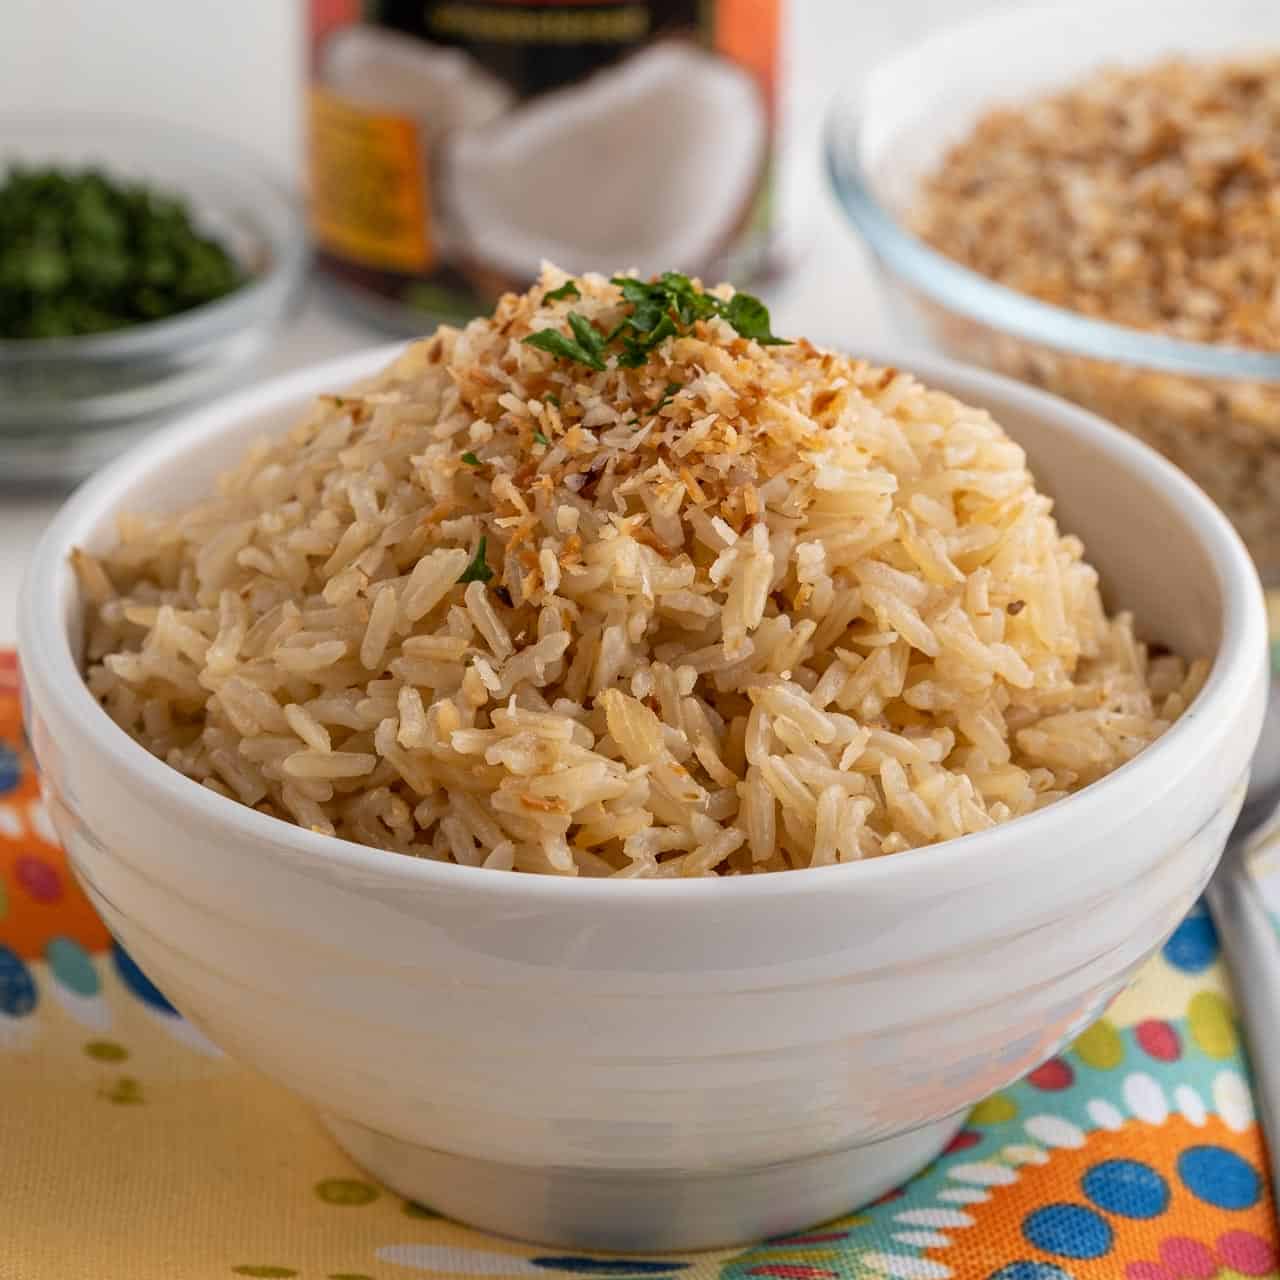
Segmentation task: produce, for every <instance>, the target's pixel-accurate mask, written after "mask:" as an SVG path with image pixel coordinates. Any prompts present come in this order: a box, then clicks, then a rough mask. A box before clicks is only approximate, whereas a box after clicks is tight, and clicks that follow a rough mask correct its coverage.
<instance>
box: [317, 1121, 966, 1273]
mask: <svg viewBox="0 0 1280 1280" xmlns="http://www.w3.org/2000/svg"><path fill="white" fill-rule="evenodd" d="M322 1119H323V1121H324V1124H325V1127H326V1128H327V1129H328V1130H329V1132H330V1133H331V1134H332V1135H333V1137H334V1138H335V1139H337V1142H338V1144H339V1146H341V1147H342V1148H343V1150H344V1151H346V1152H347V1154H348V1155H349V1156H350V1157H351V1158H352V1159H353V1160H354V1161H355V1162H356V1163H357V1164H359V1165H361V1166H363V1167H364V1168H365V1169H367V1170H368V1171H369V1172H370V1173H371V1174H373V1175H374V1176H375V1177H376V1178H378V1179H379V1180H380V1181H382V1182H384V1183H386V1185H387V1186H389V1187H391V1188H392V1189H393V1190H395V1191H397V1192H399V1193H400V1194H401V1195H403V1196H407V1197H409V1198H410V1199H411V1200H417V1201H419V1202H421V1203H422V1204H426V1205H430V1206H431V1208H433V1209H435V1210H436V1211H438V1212H439V1213H442V1214H444V1215H445V1216H446V1217H449V1218H456V1219H458V1220H459V1221H461V1222H466V1223H469V1224H470V1225H471V1226H474V1227H479V1228H481V1229H482V1230H485V1231H493V1232H496V1233H498V1234H500V1235H505V1236H514V1237H516V1238H517V1239H522V1240H533V1241H537V1242H538V1243H541V1244H553V1245H558V1246H561V1247H566V1246H567V1247H572V1248H578V1249H602V1250H615V1251H621V1252H641V1253H664V1252H673V1251H674V1252H685V1251H688V1250H692V1249H711V1248H725V1247H729V1246H732V1245H739V1244H747V1243H751V1242H753V1241H757V1240H762V1239H764V1238H766V1237H768V1236H777V1235H785V1234H787V1233H788V1232H792V1231H799V1230H801V1229H802V1228H804V1227H809V1226H812V1225H813V1224H814V1223H818V1222H826V1221H830V1220H831V1219H832V1218H837V1217H840V1216H841V1215H842V1214H845V1213H850V1212H852V1211H853V1210H854V1209H857V1208H858V1207H859V1206H861V1205H864V1204H866V1203H868V1202H869V1201H871V1200H875V1199H876V1198H877V1197H879V1196H882V1195H883V1194H884V1193H885V1192H886V1191H889V1190H891V1189H892V1188H894V1187H896V1186H898V1185H899V1184H900V1183H902V1182H904V1181H905V1180H906V1179H907V1178H908V1177H910V1175H911V1174H913V1173H915V1172H916V1171H917V1170H918V1169H920V1168H922V1167H923V1166H924V1165H926V1164H928V1163H929V1161H930V1160H932V1159H933V1158H934V1157H935V1156H936V1155H938V1153H939V1152H940V1151H941V1150H942V1149H943V1147H945V1146H946V1144H947V1143H948V1142H949V1141H950V1140H951V1139H952V1137H954V1136H955V1134H956V1132H957V1131H958V1130H959V1128H960V1125H961V1124H962V1123H963V1119H964V1117H963V1116H953V1117H950V1118H948V1119H946V1120H940V1121H937V1122H935V1123H934V1124H930V1125H926V1126H925V1127H924V1128H922V1129H916V1130H913V1131H912V1132H911V1133H905V1134H901V1135H899V1136H897V1137H893V1138H887V1139H885V1140H883V1141H881V1142H874V1143H871V1144H869V1145H867V1146H863V1147H850V1148H848V1149H846V1150H844V1151H836V1152H830V1153H827V1154H824V1155H818V1156H810V1157H807V1158H805V1159H801V1160H793V1161H788V1162H787V1163H786V1164H775V1165H768V1166H766V1167H764V1168H756V1169H737V1170H733V1171H731V1172H728V1173H712V1174H705V1173H699V1174H692V1175H689V1174H685V1175H681V1174H679V1173H676V1172H672V1173H654V1172H637V1173H628V1172H620V1171H616V1170H609V1171H601V1170H593V1169H538V1168H532V1167H528V1166H523V1165H504V1164H496V1163H493V1162H491V1161H488V1160H476V1159H472V1158H471V1157H469V1156H457V1155H450V1154H449V1153H448V1152H445V1151H436V1150H433V1149H432V1148H430V1147H420V1146H415V1145H413V1144H412V1143H408V1142H402V1141H400V1140H399V1139H397V1138H391V1137H388V1136H387V1135H386V1134H382V1133H378V1132H376V1131H374V1130H372V1129H368V1128H365V1126H363V1125H360V1124H357V1123H355V1122H354V1121H351V1120H344V1119H340V1118H338V1117H337V1116H331V1115H326V1116H323V1117H322Z"/></svg>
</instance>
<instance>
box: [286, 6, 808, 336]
mask: <svg viewBox="0 0 1280 1280" xmlns="http://www.w3.org/2000/svg"><path fill="white" fill-rule="evenodd" d="M782 4H783V0H648V2H645V3H631V2H629V0H592V2H587V0H577V2H576V3H575V2H572V0H568V2H566V0H559V2H557V0H487V2H485V3H476V2H473V0H365V3H363V4H361V3H360V2H359V0H312V8H311V87H310V102H309V125H310V132H309V147H308V164H309V172H310V206H311V226H312V234H313V236H314V238H315V240H316V244H317V248H318V250H319V254H320V262H321V264H322V266H323V267H324V268H325V269H326V270H327V271H328V272H329V273H330V274H331V275H332V276H333V277H334V278H335V279H337V280H338V281H340V282H341V283H342V284H343V285H344V286H346V287H347V288H348V290H349V291H350V293H351V296H352V297H353V298H354V299H357V300H358V301H360V302H361V303H362V309H363V310H365V311H366V312H368V313H370V314H372V316H373V317H374V318H375V319H377V320H379V321H381V322H382V323H384V324H386V325H389V326H392V327H394V328H397V329H400V330H404V331H408V332H421V331H422V330H423V329H424V328H427V327H429V326H430V325H431V324H432V323H434V322H437V321H441V320H450V321H456V320H461V319H465V318H466V317H468V316H471V315H473V314H476V313H477V312H479V311H481V310H487V309H488V308H489V307H490V306H491V304H492V302H493V299H494V298H495V297H496V296H497V294H499V293H501V292H502V291H504V290H506V289H523V288H524V287H526V286H527V285H528V283H529V282H530V281H531V280H532V279H533V277H534V276H535V275H536V274H537V272H538V267H539V263H540V261H541V260H542V259H543V258H549V259H551V260H552V261H554V262H556V263H557V264H558V265H560V266H562V267H565V268H566V269H568V270H570V271H584V270H601V271H610V270H615V269H627V268H631V267H634V268H636V269H638V270H639V271H640V272H641V273H642V274H644V275H648V274H650V273H653V272H659V271H665V270H680V271H685V272H688V273H690V274H698V275H702V276H704V277H706V278H708V279H721V278H724V277H731V278H732V279H733V280H734V281H735V282H736V283H739V284H745V283H747V282H748V281H750V280H752V279H753V278H759V277H760V276H761V275H763V274H765V273H772V272H774V271H775V270H777V269H778V267H779V266H780V263H779V258H780V254H779V251H778V245H779V243H780V236H779V232H780V228H779V227H778V225H777V219H776V214H775V210H776V207H777V201H776V200H775V198H774V196H775V187H776V181H777V177H776V165H775V159H776V152H777V136H778V119H779V106H780V103H779V98H780V93H779V88H780V86H779V83H778V80H779V71H780V60H779V47H778V46H779V39H780V34H781V24H782V13H781V9H782Z"/></svg>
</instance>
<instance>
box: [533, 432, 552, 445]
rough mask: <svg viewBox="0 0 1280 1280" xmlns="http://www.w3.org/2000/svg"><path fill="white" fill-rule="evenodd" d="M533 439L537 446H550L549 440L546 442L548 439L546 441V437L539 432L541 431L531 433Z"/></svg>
mask: <svg viewBox="0 0 1280 1280" xmlns="http://www.w3.org/2000/svg"><path fill="white" fill-rule="evenodd" d="M533 438H534V439H535V440H536V441H537V442H538V443H539V444H550V443H551V441H550V440H548V439H547V437H546V436H544V435H543V434H542V432H541V431H535V432H534V433H533Z"/></svg>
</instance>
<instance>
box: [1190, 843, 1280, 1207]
mask: <svg viewBox="0 0 1280 1280" xmlns="http://www.w3.org/2000/svg"><path fill="white" fill-rule="evenodd" d="M1205 897H1206V899H1207V900H1208V903H1209V910H1210V912H1212V914H1213V921H1214V925H1215V926H1216V928H1217V931H1218V941H1219V943H1220V944H1221V946H1222V951H1223V954H1224V955H1225V957H1226V960H1227V967H1228V969H1229V971H1230V974H1231V983H1232V990H1233V993H1234V995H1235V1001H1236V1007H1237V1009H1238V1010H1239V1011H1240V1020H1241V1022H1242V1023H1243V1026H1244V1033H1245V1040H1246V1043H1247V1046H1248V1050H1249V1065H1250V1067H1251V1069H1252V1072H1253V1090H1254V1105H1255V1108H1256V1110H1257V1113H1258V1119H1259V1120H1260V1122H1261V1124H1262V1131H1263V1133H1264V1134H1265V1135H1266V1139H1267V1160H1268V1163H1269V1165H1270V1169H1271V1185H1272V1186H1273V1187H1280V941H1277V938H1276V932H1275V929H1274V927H1273V926H1272V923H1271V919H1270V917H1269V916H1268V915H1267V912H1266V908H1265V907H1264V906H1263V905H1262V899H1261V897H1260V896H1259V894H1258V891H1257V889H1256V887H1255V886H1254V884H1253V881H1252V878H1251V877H1250V875H1249V871H1248V868H1247V866H1246V864H1245V861H1244V859H1243V858H1242V857H1241V856H1240V855H1239V854H1238V852H1237V851H1235V850H1232V849H1228V850H1227V852H1226V854H1225V855H1224V857H1223V859H1222V862H1221V864H1220V865H1219V867H1218V870H1217V871H1216V872H1215V873H1214V876H1213V879H1212V880H1210V881H1209V885H1208V888H1207V889H1206V890H1205Z"/></svg>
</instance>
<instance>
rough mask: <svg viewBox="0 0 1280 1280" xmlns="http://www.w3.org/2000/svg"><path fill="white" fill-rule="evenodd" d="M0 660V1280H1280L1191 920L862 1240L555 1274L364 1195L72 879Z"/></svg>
mask: <svg viewBox="0 0 1280 1280" xmlns="http://www.w3.org/2000/svg"><path fill="white" fill-rule="evenodd" d="M20 744H21V726H20V723H19V710H18V700H17V668H16V664H15V663H14V661H13V659H12V657H11V656H10V655H6V654H0V1280H81V1278H83V1280H229V1278H230V1277H234V1276H259V1277H271V1276H275V1277H294V1276H296V1277H299V1278H300V1280H412V1277H414V1276H418V1277H458V1278H461V1277H503V1276H514V1277H535V1276H543V1277H546V1280H557V1277H558V1278H559V1280H566V1277H570V1276H573V1277H584V1276H586V1277H619V1278H626V1277H634V1278H636V1280H643V1278H646V1277H647V1278H650V1280H663V1278H664V1277H672V1278H673V1280H674V1278H675V1277H682V1276H687V1277H689V1278H690V1280H694V1278H695V1277H696V1280H748V1278H754V1277H772V1278H774V1280H846V1278H847V1280H855V1278H857V1277H877V1278H880V1280H884V1278H889V1280H895V1278H896V1280H946V1278H948V1277H957V1278H958V1280H1239V1278H1240V1277H1257V1276H1269V1277H1276V1276H1277V1275H1280V1271H1278V1266H1277V1245H1278V1241H1277V1236H1276V1227H1275V1222H1274V1213H1273V1206H1272V1201H1271V1196H1270V1191H1269V1188H1268V1185H1267V1180H1266V1174H1265V1161H1264V1154H1263V1147H1262V1140H1261V1137H1260V1135H1259V1131H1258V1127H1257V1125H1256V1122H1255V1119H1254V1115H1253V1106H1252V1098H1251V1094H1250V1087H1249V1076H1248V1068H1247V1064H1246V1062H1245V1060H1244V1058H1243V1056H1242V1053H1241V1048H1240V1044H1239V1041H1238V1038H1237V1030H1236V1026H1235V1022H1234V1017H1233V1013H1232V1007H1231V1003H1230V997H1229V995H1228V992H1227V989H1226V986H1225V983H1224V977H1223V972H1222V968H1221V964H1220V961H1219V955H1218V946H1217V940H1216V938H1215V936H1214V932H1213V928H1212V925H1211V923H1210V921H1209V919H1208V917H1207V916H1206V915H1205V914H1204V912H1203V910H1202V909H1200V908H1197V909H1196V910H1195V911H1193V912H1192V913H1191V915H1190V916H1188V917H1187V919H1186V920H1185V921H1184V922H1183V924H1182V925H1181V926H1180V927H1179V929H1178V931H1177V932H1176V933H1175V934H1174V936H1173V938H1172V939H1171V940H1170V941H1169V943H1168V944H1167V945H1166V947H1165V948H1164V950H1163V952H1162V954H1161V955H1160V956H1159V957H1158V958H1156V959H1155V960H1153V961H1151V963H1150V964H1149V965H1148V966H1147V967H1146V969H1145V970H1144V971H1143V972H1142V974H1141V976H1140V977H1139V979H1138V981H1137V982H1136V983H1135V985H1134V986H1133V987H1132V988H1131V989H1130V990H1129V991H1128V992H1126V993H1125V994H1124V995H1123V996H1122V997H1121V998H1120V999H1119V1000H1118V1001H1117V1002H1116V1003H1115V1004H1114V1005H1113V1006H1112V1008H1111V1009H1110V1011H1109V1012H1108V1015H1107V1017H1106V1018H1105V1019H1104V1020H1103V1021H1102V1022H1100V1023H1098V1024H1097V1025H1096V1026H1095V1027H1093V1028H1092V1029H1090V1030H1089V1031H1088V1032H1086V1033H1085V1034H1084V1035H1083V1036H1081V1037H1080V1039H1079V1040H1077V1041H1076V1043H1075V1044H1074V1046H1073V1047H1072V1048H1071V1050H1070V1051H1069V1052H1068V1053H1066V1054H1064V1055H1063V1056H1061V1057H1060V1058H1055V1059H1053V1060H1052V1061H1050V1062H1047V1063H1045V1064H1044V1065H1043V1066H1042V1067H1040V1068H1038V1069H1037V1070H1036V1071H1035V1072H1033V1073H1032V1074H1031V1076H1030V1077H1028V1079H1026V1080H1024V1081H1021V1082H1020V1083H1018V1084H1017V1085H1015V1086H1014V1087H1013V1088H1011V1089H1008V1090H1006V1091H1005V1092H1004V1093H1001V1094H998V1095H996V1096H995V1097H993V1098H990V1099H988V1100H987V1101H986V1102H984V1103H983V1104H982V1105H981V1106H979V1107H978V1108H977V1110H976V1111H974V1112H973V1114H972V1115H971V1117H970V1118H969V1122H968V1124H967V1125H966V1127H965V1128H964V1130H963V1131H962V1132H961V1133H960V1135H959V1137H958V1138H957V1139H956V1140H955V1142H954V1143H953V1144H952V1147H951V1149H950V1150H949V1151H948V1152H947V1154H945V1155H944V1156H943V1157H942V1158H941V1159H940V1160H938V1161H937V1162H936V1163H935V1164H934V1165H933V1166H932V1167H931V1168H930V1169H928V1170H926V1171H924V1172H923V1173H922V1174H920V1175H919V1176H918V1177H917V1178H915V1179H914V1180H913V1181H912V1182H911V1183H910V1184H909V1185H908V1186H906V1187H904V1188H902V1189H900V1190H899V1191H896V1192H894V1193H892V1194H891V1195H889V1196H887V1197H886V1198H885V1199H884V1200H882V1201H881V1202H880V1203H879V1204H877V1205H875V1206H873V1207H872V1208H870V1209H868V1210H866V1211H864V1212H863V1213H860V1214H857V1215H854V1216H851V1217H848V1218H843V1219H841V1220H839V1221H837V1222H832V1223H828V1224H826V1225H824V1226H821V1227H816V1228H814V1229H813V1230H810V1231H807V1232H804V1233H801V1234H798V1235H793V1236H788V1237H785V1238H782V1239H777V1240H769V1241H765V1242H762V1243H760V1244H759V1245H757V1246H755V1247H753V1248H749V1249H743V1250H734V1251H725V1252H718V1253H707V1254H700V1255H690V1256H684V1257H670V1256H667V1257H660V1256H649V1257H641V1256H637V1257H626V1258H622V1257H614V1256H608V1257H605V1256H585V1255H576V1254H564V1253H558V1252H556V1251H554V1250H549V1249H541V1248H537V1247H534V1246H524V1245H520V1244H517V1243H513V1242H511V1241H507V1240H501V1239H497V1238H494V1237H489V1236H485V1235H483V1234H481V1233H479V1232H476V1231H472V1230H470V1229H468V1228H465V1227H461V1226H457V1225H455V1224H453V1223H450V1222H447V1221H445V1220H444V1219H442V1218H440V1217H439V1216H438V1215H436V1214H434V1213H432V1211H431V1210H430V1208H429V1207H427V1206H423V1205H417V1204H412V1203H408V1202H406V1201H404V1200H402V1199H401V1198H400V1197H398V1196H396V1195H394V1194H392V1193H391V1192H390V1191H388V1190H386V1189H385V1188H382V1187H379V1186H377V1185H375V1184H374V1183H373V1182H371V1181H370V1180H369V1179H368V1178H367V1177H366V1176H365V1175H364V1174H362V1173H361V1172H360V1171H359V1170H358V1169H357V1168H355V1167H354V1166H353V1165H352V1164H351V1163H350V1162H349V1161H348V1160H347V1159H346V1157H345V1156H343V1155H342V1153H341V1152H340V1151H339V1150H338V1149H337V1148H336V1147H335V1146H334V1145H333V1144H332V1143H331V1142H330V1141H329V1139H328V1138H327V1137H326V1136H325V1135H324V1133H323V1132H322V1131H321V1130H320V1128H319V1126H318V1125H317V1123H316V1122H315V1121H314V1119H313V1118H312V1116H311V1114H310V1113H309V1112H308V1111H307V1109H306V1108H305V1107H304V1106H302V1104H300V1103H298V1102H296V1101H294V1100H293V1099H292V1098H291V1097H290V1096H289V1095H288V1094H286V1093H284V1092H282V1091H281V1090H280V1089H278V1088H276V1087H275V1086H274V1085H272V1084H270V1083H268V1082H267V1081H265V1080H263V1079H261V1078H259V1077H258V1076H256V1075H254V1074H253V1073H251V1072H249V1071H247V1070H245V1069H244V1068H242V1067H240V1066H238V1065H236V1064H235V1063H234V1062H232V1061H230V1060H229V1059H227V1058H225V1057H223V1056H222V1055H221V1054H220V1053H219V1052H218V1050H217V1049H215V1048H214V1047H213V1046H212V1045H210V1044H209V1043H208V1042H207V1041H206V1040H205V1039H204V1038H203V1037H202V1036H201V1035H200V1034H199V1032H197V1031H196V1030H195V1029H194V1028H193V1027H191V1026H190V1025H189V1024H188V1023H186V1022H184V1021H183V1020H182V1019H181V1018H180V1017H179V1016H178V1015H177V1014H176V1013H175V1012H174V1010H173V1009H172V1008H171V1007H170V1006H169V1004H168V1002H167V1001H166V1000H165V998H164V997H163V995H161V994H160V992H159V991H157V990H156V989H155V988H154V987H153V986H152V985H151V983H150V982H149V981H148V980H147V979H146V977H145V976H144V975H143V974H142V973H141V972H140V971H139V970H138V968H137V966H136V965H135V964H134V963H133V961H132V960H131V959H130V958H129V957H128V956H127V955H126V954H125V953H124V952H123V951H122V950H121V949H120V948H119V947H118V946H115V945H114V944H113V943H112V941H111V939H110V937H109V936H108V934H107V932H106V930H105V929H104V928H103V927H102V925H101V923H100V922H99V921H98V920H97V918H96V917H95V916H94V914H93V912H92V910H91V909H90V907H89V905H88V903H87V902H86V901H85V899H84V897H83V896H82V894H81V893H80V891H79V889H78V888H77V886H76V885H75V883H74V882H73V880H72V879H71V877H70V875H69V874H68V870H67V866H66V863H65V861H64V858H63V856H62V853H61V850H60V849H59V848H58V846H57V844H56V841H55V837H54V834H53V832H52V830H51V828H50V826H49V822H48V818H47V816H46V814H45V812H44V809H43V807H42V806H41V803H40V800H39V796H38V792H37V789H36V782H35V778H34V776H33V774H32V770H31V767H30V761H29V760H28V759H27V757H26V755H25V754H24V751H23V749H22V747H21V745H20Z"/></svg>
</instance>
